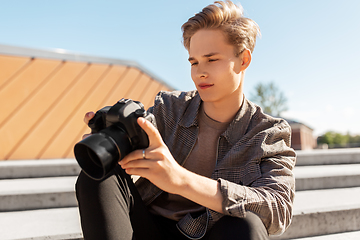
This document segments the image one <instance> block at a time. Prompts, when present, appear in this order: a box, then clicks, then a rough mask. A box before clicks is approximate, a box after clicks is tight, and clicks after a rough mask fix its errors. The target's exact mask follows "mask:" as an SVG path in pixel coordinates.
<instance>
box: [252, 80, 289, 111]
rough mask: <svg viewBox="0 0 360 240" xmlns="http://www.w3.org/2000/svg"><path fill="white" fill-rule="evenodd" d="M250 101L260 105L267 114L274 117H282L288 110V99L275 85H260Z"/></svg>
mask: <svg viewBox="0 0 360 240" xmlns="http://www.w3.org/2000/svg"><path fill="white" fill-rule="evenodd" d="M250 100H251V101H253V102H254V103H256V104H258V105H259V106H260V107H261V108H262V109H263V111H264V112H265V113H267V114H270V115H273V116H281V113H282V112H284V111H286V110H288V107H287V99H286V97H285V95H284V93H283V92H281V91H280V90H279V88H278V87H277V86H276V85H275V83H273V82H270V83H258V84H257V85H256V86H255V91H254V92H253V93H252V95H251V97H250Z"/></svg>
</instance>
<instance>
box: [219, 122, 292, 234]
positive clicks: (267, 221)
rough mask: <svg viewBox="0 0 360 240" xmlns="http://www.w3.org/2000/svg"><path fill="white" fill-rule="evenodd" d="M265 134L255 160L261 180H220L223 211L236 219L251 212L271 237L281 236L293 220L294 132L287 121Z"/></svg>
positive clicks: (257, 178)
mask: <svg viewBox="0 0 360 240" xmlns="http://www.w3.org/2000/svg"><path fill="white" fill-rule="evenodd" d="M262 134H263V135H264V138H263V141H262V143H261V147H260V148H261V149H259V151H260V152H262V153H263V154H262V157H260V158H259V159H257V160H256V159H254V160H253V161H256V162H257V163H256V166H257V168H259V170H260V171H259V172H260V174H259V175H258V177H256V178H255V179H253V180H252V182H249V183H247V182H246V181H244V182H242V183H243V184H237V183H234V182H230V181H227V180H224V179H221V178H219V179H218V182H219V183H220V190H221V193H222V195H223V199H224V200H223V204H222V209H223V212H224V214H226V215H230V216H235V217H244V216H245V215H246V212H247V211H251V212H253V213H255V214H257V215H258V216H259V217H260V218H261V220H262V221H263V223H264V225H265V227H266V229H267V230H268V233H269V234H271V235H277V234H281V233H283V232H284V231H285V230H286V228H287V227H288V226H289V225H290V223H291V219H292V206H293V201H294V197H295V178H294V175H293V172H292V169H293V168H294V166H295V160H296V154H295V151H294V150H293V149H292V148H290V134H291V129H290V126H288V124H287V123H286V122H285V121H284V123H280V125H279V126H275V127H273V128H272V129H269V130H267V131H266V134H264V133H262ZM248 174H251V173H248Z"/></svg>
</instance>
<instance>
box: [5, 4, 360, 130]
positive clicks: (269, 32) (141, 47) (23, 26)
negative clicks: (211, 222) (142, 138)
mask: <svg viewBox="0 0 360 240" xmlns="http://www.w3.org/2000/svg"><path fill="white" fill-rule="evenodd" d="M212 2H213V1H207V0H182V1H179V0H177V1H175V0H174V1H169V0H153V1H147V0H146V1H145V0H144V1H141V0H139V1H123V0H116V1H115V0H111V1H110V0H102V1H100V0H98V1H93V0H87V1H84V0H71V1H70V0H62V1H57V0H52V1H48V0H32V1H28V0H14V1H5V0H0V3H1V7H0V44H4V45H12V46H20V47H30V48H37V49H45V50H56V49H64V50H66V51H69V52H74V53H80V54H85V55H93V56H99V57H110V58H117V59H123V60H132V61H136V62H138V63H139V64H140V65H142V66H143V67H144V68H146V69H147V70H149V71H150V72H152V73H154V75H156V76H158V77H159V78H160V79H161V80H163V81H165V82H167V83H168V84H170V85H171V86H173V87H174V88H176V89H179V90H191V89H194V86H193V83H192V81H191V78H190V65H189V63H188V62H187V58H188V55H187V52H186V50H185V49H184V48H183V46H182V44H181V29H180V27H181V25H182V24H183V23H184V22H185V21H186V20H187V19H188V18H189V17H191V16H192V15H193V14H195V13H197V12H199V11H200V10H201V9H202V8H203V7H205V6H206V5H208V4H210V3H212ZM235 3H240V4H242V5H243V7H244V9H245V16H247V17H249V18H252V19H253V20H255V21H256V22H257V23H258V24H259V26H260V29H261V32H262V37H261V38H260V39H258V42H257V46H256V47H255V51H254V53H253V61H252V63H251V65H250V67H249V69H248V70H247V73H246V77H245V88H244V90H245V95H246V96H248V97H249V96H250V95H251V93H252V91H253V90H254V86H255V85H256V84H257V83H259V82H263V83H267V82H270V81H273V82H275V83H276V84H277V85H278V87H279V88H280V90H281V91H283V92H284V93H285V96H286V97H287V99H288V108H289V110H288V111H287V112H285V113H284V116H285V117H287V118H291V119H295V120H298V121H301V122H304V123H305V124H307V125H309V126H310V127H312V128H314V130H315V135H318V134H322V133H324V132H326V131H328V130H334V131H338V132H342V133H346V132H348V131H349V132H350V133H352V134H360V121H359V119H360V111H359V110H360V106H359V103H360V100H359V95H360V71H359V67H358V65H360V47H359V42H360V41H359V40H360V36H359V35H360V33H359V29H360V14H359V12H360V1H358V0H343V1H335V0H293V1H289V0H274V1H269V0H243V1H235ZM119 97H121V96H119Z"/></svg>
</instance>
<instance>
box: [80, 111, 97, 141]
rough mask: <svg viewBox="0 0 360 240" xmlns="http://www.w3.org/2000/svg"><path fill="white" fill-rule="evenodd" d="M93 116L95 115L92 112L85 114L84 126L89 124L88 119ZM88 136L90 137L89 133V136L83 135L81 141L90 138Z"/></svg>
mask: <svg viewBox="0 0 360 240" xmlns="http://www.w3.org/2000/svg"><path fill="white" fill-rule="evenodd" d="M94 116H95V113H94V112H87V113H86V114H85V117H84V122H85V123H86V125H88V124H89V121H90V119H92V118H93V117H94ZM90 135H91V133H89V134H84V135H83V136H82V139H84V138H87V137H88V136H90Z"/></svg>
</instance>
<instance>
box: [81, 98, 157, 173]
mask: <svg viewBox="0 0 360 240" xmlns="http://www.w3.org/2000/svg"><path fill="white" fill-rule="evenodd" d="M138 117H143V118H145V119H147V120H149V121H150V122H151V123H152V124H153V125H154V126H155V127H156V121H155V117H154V115H153V114H151V113H148V112H146V111H145V109H144V106H143V104H142V103H140V102H138V101H133V100H131V99H124V98H123V99H121V100H120V101H118V102H117V103H116V104H115V105H113V106H107V107H104V108H102V109H100V110H99V111H97V112H96V113H95V116H94V117H93V118H92V119H91V120H90V121H89V124H88V125H89V127H90V128H91V133H92V134H91V135H90V136H89V137H87V138H85V139H83V140H82V141H80V142H78V143H76V144H75V147H74V154H75V158H76V160H77V162H78V163H79V165H80V167H81V168H82V170H83V171H84V172H85V173H86V174H87V175H88V176H89V177H91V178H93V179H95V180H101V179H103V178H104V177H105V176H106V175H107V174H108V173H109V172H110V171H111V170H112V169H113V168H114V167H115V166H116V164H117V162H118V161H119V160H121V159H123V158H124V157H125V156H126V155H127V154H129V153H130V152H132V151H134V150H136V149H142V148H147V147H148V146H149V138H148V136H147V134H146V133H145V131H144V130H143V129H142V128H141V127H140V126H139V125H138V124H137V118H138Z"/></svg>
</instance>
